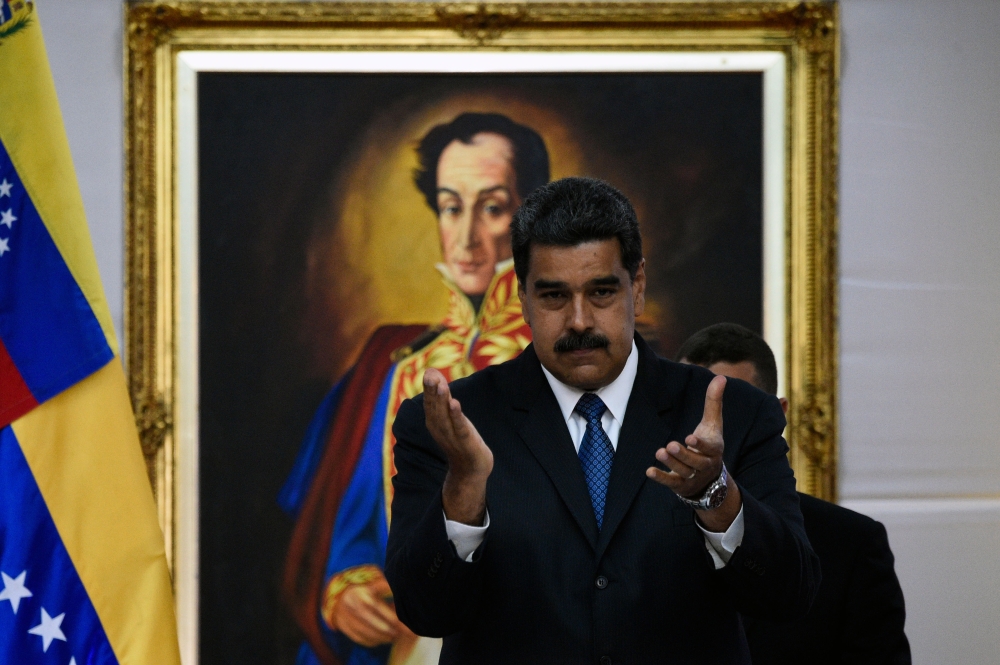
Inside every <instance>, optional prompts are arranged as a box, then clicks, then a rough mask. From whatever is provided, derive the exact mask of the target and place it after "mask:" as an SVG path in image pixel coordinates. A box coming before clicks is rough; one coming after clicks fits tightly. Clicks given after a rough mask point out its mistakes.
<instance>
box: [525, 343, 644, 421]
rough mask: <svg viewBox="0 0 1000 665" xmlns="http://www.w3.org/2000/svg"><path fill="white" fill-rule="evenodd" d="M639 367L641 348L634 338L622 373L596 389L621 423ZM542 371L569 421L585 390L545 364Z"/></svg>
mask: <svg viewBox="0 0 1000 665" xmlns="http://www.w3.org/2000/svg"><path fill="white" fill-rule="evenodd" d="M638 369H639V350H638V349H637V348H636V346H635V340H633V341H632V351H631V353H629V354H628V360H626V361H625V367H624V368H622V371H621V374H619V375H618V377H617V378H616V379H615V380H614V381H612V382H611V383H609V384H608V385H606V386H604V387H603V388H599V389H598V390H596V391H594V394H596V395H597V396H598V397H600V398H601V401H602V402H604V406H606V407H608V411H610V412H611V417H612V418H614V419H615V420H617V421H618V422H619V423H623V422H625V408H626V407H627V406H628V398H629V396H630V395H631V394H632V384H634V383H635V375H636V372H637V371H638ZM542 371H543V372H544V373H545V379H546V380H547V381H548V382H549V387H551V388H552V392H553V393H554V394H555V396H556V401H557V402H559V410H560V411H562V414H563V418H564V419H565V420H566V421H569V419H570V417H571V416H572V415H573V409H575V408H576V403H577V402H579V401H580V397H581V396H582V395H583V393H584V391H583V390H580V389H579V388H574V387H573V386H568V385H566V384H565V383H563V382H562V381H560V380H559V379H557V378H556V377H554V376H552V372H550V371H549V370H547V369H545V365H542Z"/></svg>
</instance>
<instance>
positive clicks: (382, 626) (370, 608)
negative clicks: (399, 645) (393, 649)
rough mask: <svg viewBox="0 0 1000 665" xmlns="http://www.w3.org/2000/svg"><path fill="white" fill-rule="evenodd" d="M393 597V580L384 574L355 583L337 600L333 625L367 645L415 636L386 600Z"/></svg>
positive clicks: (372, 645)
mask: <svg viewBox="0 0 1000 665" xmlns="http://www.w3.org/2000/svg"><path fill="white" fill-rule="evenodd" d="M391 597H392V591H391V590H390V589H389V583H388V582H386V580H385V577H383V576H379V577H378V578H377V579H374V580H372V581H371V582H365V583H364V584H352V585H350V586H348V587H347V588H346V589H344V591H343V593H341V595H340V597H339V598H338V599H337V604H336V606H335V607H334V609H333V616H332V617H331V626H330V627H331V628H333V629H334V630H337V631H340V632H341V633H343V634H344V635H345V636H346V637H347V638H348V639H349V640H351V641H352V642H354V643H355V644H359V645H361V646H363V647H376V646H378V645H380V644H388V643H390V642H395V641H397V640H398V639H399V638H401V637H404V636H410V635H412V633H410V629H409V628H407V627H406V626H404V625H403V624H402V622H400V620H399V619H397V618H396V610H395V609H394V608H393V606H392V604H391V603H390V602H388V601H387V600H386V599H387V598H391Z"/></svg>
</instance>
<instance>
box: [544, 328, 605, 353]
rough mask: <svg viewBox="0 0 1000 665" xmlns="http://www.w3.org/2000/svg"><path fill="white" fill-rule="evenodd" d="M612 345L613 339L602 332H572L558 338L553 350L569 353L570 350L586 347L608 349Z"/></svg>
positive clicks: (579, 349) (580, 349)
mask: <svg viewBox="0 0 1000 665" xmlns="http://www.w3.org/2000/svg"><path fill="white" fill-rule="evenodd" d="M610 345H611V340H609V339H608V338H607V337H605V336H604V335H602V334H600V333H595V332H584V333H575V332H571V333H569V334H568V335H566V336H565V337H560V338H559V339H558V340H556V343H555V346H554V347H553V350H554V351H555V352H556V353H567V352H569V351H583V350H584V349H606V348H608V346H610Z"/></svg>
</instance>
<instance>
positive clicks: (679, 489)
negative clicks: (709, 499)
mask: <svg viewBox="0 0 1000 665" xmlns="http://www.w3.org/2000/svg"><path fill="white" fill-rule="evenodd" d="M725 389H726V377H724V376H717V377H715V378H714V379H712V382H711V383H709V384H708V390H707V391H706V392H705V411H704V413H703V414H702V417H701V422H700V423H698V426H697V427H696V428H695V430H694V432H692V433H691V434H689V435H688V436H687V437H686V438H685V439H684V444H685V445H681V444H680V443H679V442H677V441H671V442H670V443H668V444H667V445H666V446H665V447H663V448H660V449H659V450H657V451H656V459H657V460H659V461H660V462H661V463H662V464H663V465H664V466H665V467H667V469H669V471H664V470H662V469H657V468H656V467H652V466H651V467H649V468H648V469H646V475H647V476H648V477H649V478H652V479H653V480H655V481H656V482H658V483H661V484H663V485H666V486H667V487H669V488H670V489H672V490H673V491H674V492H676V493H677V494H678V495H680V496H683V497H686V498H689V499H695V498H697V497H699V496H701V495H702V494H703V493H704V492H705V490H706V489H707V488H708V486H709V485H710V484H712V483H713V482H715V480H716V479H717V478H718V477H719V474H720V473H722V453H723V451H724V450H725V448H726V445H725V441H723V439H722V394H723V392H725ZM741 504H742V501H741V499H740V496H739V489H738V488H737V486H736V483H734V482H732V481H731V480H730V483H729V496H727V497H726V501H725V502H724V503H723V504H722V506H720V507H719V508H718V509H716V510H710V511H699V512H698V518H699V519H700V520H701V521H702V522H703V523H704V524H705V525H706V526H708V527H709V528H712V529H714V530H719V531H724V530H725V529H726V528H728V527H729V524H731V523H732V521H733V520H734V519H735V518H736V515H737V514H738V513H739V507H740V505H741ZM734 508H735V511H734V510H733V509H734ZM716 527H721V528H716Z"/></svg>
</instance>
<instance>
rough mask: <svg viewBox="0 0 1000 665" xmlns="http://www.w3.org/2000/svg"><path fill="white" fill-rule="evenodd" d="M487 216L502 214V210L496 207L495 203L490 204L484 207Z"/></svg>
mask: <svg viewBox="0 0 1000 665" xmlns="http://www.w3.org/2000/svg"><path fill="white" fill-rule="evenodd" d="M485 210H486V214H487V215H493V216H494V217H496V216H498V215H500V214H501V213H503V208H501V207H500V206H498V205H497V204H496V203H490V204H488V205H486V207H485Z"/></svg>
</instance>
